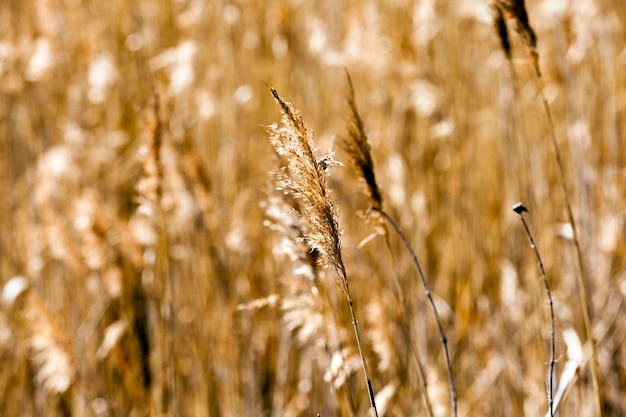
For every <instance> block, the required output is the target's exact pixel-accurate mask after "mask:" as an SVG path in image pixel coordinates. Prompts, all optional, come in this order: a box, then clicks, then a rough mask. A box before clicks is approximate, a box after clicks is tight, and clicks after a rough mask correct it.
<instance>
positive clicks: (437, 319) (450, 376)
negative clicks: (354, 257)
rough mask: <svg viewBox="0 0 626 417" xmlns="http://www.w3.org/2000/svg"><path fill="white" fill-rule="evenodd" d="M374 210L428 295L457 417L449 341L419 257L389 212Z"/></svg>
mask: <svg viewBox="0 0 626 417" xmlns="http://www.w3.org/2000/svg"><path fill="white" fill-rule="evenodd" d="M372 210H374V211H377V212H379V213H380V214H382V216H383V217H384V218H385V219H386V220H387V222H389V224H390V225H391V226H392V227H393V228H394V230H395V231H396V233H397V234H398V236H399V237H400V239H402V242H403V243H404V245H405V246H406V248H407V250H408V251H409V253H410V254H411V258H412V259H413V263H414V264H415V266H416V268H417V271H418V273H419V277H420V280H421V281H422V286H423V287H424V292H425V294H426V298H428V301H429V303H430V306H431V309H432V311H433V315H434V316H435V322H436V323H437V329H438V330H439V338H440V340H441V345H442V347H443V351H444V355H445V357H446V366H447V368H448V381H449V385H450V407H451V411H452V415H453V416H454V417H456V415H457V398H456V387H455V384H454V374H453V372H452V362H451V360H450V353H449V351H448V339H447V338H446V335H445V332H444V330H443V325H442V324H441V318H440V316H439V312H438V311H437V306H436V305H435V301H434V299H433V296H432V293H431V291H430V287H429V285H428V282H427V281H426V277H425V276H424V271H423V270H422V267H421V265H420V263H419V260H418V259H417V255H416V254H415V251H414V250H413V247H412V246H411V244H410V243H409V241H408V239H407V238H406V236H405V235H404V233H403V232H402V230H401V229H400V227H399V226H398V225H397V224H396V222H395V221H394V220H393V219H392V218H391V216H389V214H387V212H386V211H385V210H383V209H381V208H380V207H374V206H371V207H370V208H369V209H367V211H368V212H370V211H372Z"/></svg>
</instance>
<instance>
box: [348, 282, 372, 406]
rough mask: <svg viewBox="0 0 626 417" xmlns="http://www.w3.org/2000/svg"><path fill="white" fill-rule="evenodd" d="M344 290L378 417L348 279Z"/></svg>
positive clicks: (370, 394)
mask: <svg viewBox="0 0 626 417" xmlns="http://www.w3.org/2000/svg"><path fill="white" fill-rule="evenodd" d="M345 290H346V291H345V292H346V300H347V301H348V306H349V307H350V317H351V318H352V327H353V328H354V337H355V339H356V345H357V347H358V349H359V356H360V357H361V365H362V367H363V375H364V376H365V382H366V384H367V393H368V396H369V399H370V406H371V407H372V410H373V411H374V415H375V416H376V417H378V409H377V408H376V398H375V396H374V388H373V387H372V380H371V378H370V374H369V371H368V369H367V361H366V360H365V355H364V354H363V348H362V346H361V336H360V335H359V328H358V324H359V322H358V321H357V319H356V316H355V315H354V306H353V303H352V297H351V296H350V288H349V287H348V281H347V279H346V283H345Z"/></svg>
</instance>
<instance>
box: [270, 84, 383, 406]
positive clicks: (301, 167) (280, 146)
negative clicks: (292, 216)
mask: <svg viewBox="0 0 626 417" xmlns="http://www.w3.org/2000/svg"><path fill="white" fill-rule="evenodd" d="M270 89H271V92H272V95H273V96H274V99H275V100H276V103H277V104H278V105H279V107H280V109H281V114H282V123H283V126H282V127H278V126H277V125H276V124H274V125H271V126H269V128H268V130H269V133H270V142H271V144H272V146H273V147H274V150H275V151H276V153H277V154H278V155H279V157H282V158H284V160H285V162H286V164H287V166H286V167H285V168H284V170H283V172H282V173H281V174H280V182H281V186H282V190H283V192H285V193H288V194H291V195H293V196H294V197H295V198H297V199H298V200H299V201H300V203H301V206H302V213H301V214H302V216H303V218H304V220H305V222H306V225H307V231H306V234H305V240H306V242H307V244H308V245H309V247H310V248H311V250H315V251H317V252H318V253H319V255H320V256H319V263H320V265H321V266H322V267H324V268H326V269H334V270H335V273H336V283H337V285H338V287H339V289H340V290H341V292H342V293H343V294H344V295H345V297H346V301H347V303H348V307H349V309H350V317H351V319H352V327H353V329H354V336H355V339H356V343H357V348H358V350H359V356H360V358H361V365H362V368H363V374H364V377H365V382H366V384H367V392H368V396H369V401H370V406H371V408H372V410H373V412H374V415H375V416H378V410H377V409H376V401H375V396H374V389H373V387H372V381H371V378H370V376H369V371H368V367H367V361H366V359H365V355H364V353H363V346H362V343H361V337H360V335H359V328H358V320H357V319H356V316H355V313H354V302H353V300H352V296H351V295H350V287H349V285H348V275H347V273H346V268H345V266H344V263H343V260H342V256H341V244H340V241H339V224H338V222H337V216H338V210H337V207H336V206H335V204H334V202H333V201H332V200H331V198H330V195H329V189H328V186H327V183H326V170H327V169H328V167H329V166H332V165H334V164H337V163H336V161H334V158H333V156H332V154H329V155H326V156H325V157H322V158H319V159H318V158H316V157H315V154H314V152H313V133H312V132H311V131H310V130H309V129H308V128H307V127H306V125H305V124H304V121H303V120H302V116H301V114H300V112H299V111H298V110H297V109H296V108H295V107H294V106H293V105H292V104H291V103H288V102H287V101H285V100H284V99H283V98H282V97H280V95H279V94H278V92H277V91H276V90H275V89H274V88H270Z"/></svg>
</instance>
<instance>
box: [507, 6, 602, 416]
mask: <svg viewBox="0 0 626 417" xmlns="http://www.w3.org/2000/svg"><path fill="white" fill-rule="evenodd" d="M496 8H500V9H501V10H502V11H503V12H504V13H506V14H507V15H508V16H509V17H511V18H512V19H513V21H514V23H515V29H516V31H517V33H518V34H519V35H520V36H521V38H522V41H523V42H524V44H525V45H526V47H527V50H528V52H529V54H530V57H531V62H532V66H533V69H534V72H535V79H536V81H537V86H538V90H539V95H540V97H541V102H542V105H543V110H544V114H545V118H546V123H547V125H548V132H549V135H550V143H551V145H552V152H553V156H554V161H555V164H556V171H557V175H558V181H559V186H560V188H561V194H562V197H563V202H564V204H565V209H566V214H567V220H568V223H569V225H570V227H571V229H572V230H571V231H572V240H573V243H574V247H575V250H576V261H577V272H578V273H577V274H576V278H577V286H578V298H579V300H580V303H581V310H582V316H583V325H584V328H585V333H586V335H587V339H588V340H589V344H590V346H591V367H590V368H591V377H592V380H593V387H594V393H595V395H594V406H595V412H596V415H597V416H602V397H601V396H602V394H601V387H600V377H599V370H598V353H597V347H596V343H595V341H594V339H593V326H592V323H591V305H590V304H591V302H590V298H589V293H588V291H587V285H588V282H587V279H586V278H585V266H584V261H583V255H582V249H581V245H580V240H579V237H578V230H577V227H576V221H575V220H574V213H573V210H572V204H571V199H570V195H569V191H568V188H567V183H566V180H565V169H564V168H563V158H562V157H561V151H560V149H559V145H558V142H557V140H556V133H555V129H554V122H553V120H552V113H551V111H550V106H549V105H548V100H547V99H546V96H545V93H544V90H545V88H544V84H543V77H542V73H541V68H540V67H539V52H538V51H537V36H536V34H535V31H534V30H533V28H532V26H531V25H530V21H529V18H528V13H527V11H526V6H525V4H524V0H498V1H496ZM499 33H502V31H499ZM504 33H506V31H505V32H504ZM500 38H501V42H502V45H503V48H504V49H505V51H506V47H505V45H506V44H507V42H505V41H503V40H502V39H503V37H502V36H500ZM507 56H510V52H508V53H507Z"/></svg>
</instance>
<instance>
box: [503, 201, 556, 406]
mask: <svg viewBox="0 0 626 417" xmlns="http://www.w3.org/2000/svg"><path fill="white" fill-rule="evenodd" d="M513 211H515V212H516V213H517V214H518V215H519V218H520V220H521V221H522V225H524V230H525V231H526V236H528V240H529V241H530V247H531V248H532V249H533V251H534V252H535V258H536V259H537V265H539V270H540V271H541V279H542V280H543V285H544V287H545V289H546V294H547V295H548V304H549V305H550V365H549V370H548V384H547V385H548V408H549V410H550V417H552V416H554V397H553V393H554V363H555V345H556V342H555V336H554V305H553V303H552V292H551V291H550V285H549V284H548V277H547V276H546V271H545V269H544V268H543V262H542V261H541V256H540V255H539V249H538V248H537V245H536V244H535V240H534V239H533V235H532V234H531V233H530V229H529V228H528V223H526V219H525V218H524V212H525V211H528V209H527V208H526V207H524V206H523V205H522V203H518V204H516V205H514V206H513Z"/></svg>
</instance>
